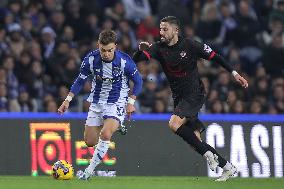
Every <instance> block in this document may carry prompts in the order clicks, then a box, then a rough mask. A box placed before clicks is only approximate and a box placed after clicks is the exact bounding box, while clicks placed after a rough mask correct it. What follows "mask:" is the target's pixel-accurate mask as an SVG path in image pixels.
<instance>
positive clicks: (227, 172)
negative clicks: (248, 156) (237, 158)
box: [215, 162, 238, 182]
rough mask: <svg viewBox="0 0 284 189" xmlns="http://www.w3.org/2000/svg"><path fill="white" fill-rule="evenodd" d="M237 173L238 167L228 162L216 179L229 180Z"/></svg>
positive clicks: (220, 180) (218, 180)
mask: <svg viewBox="0 0 284 189" xmlns="http://www.w3.org/2000/svg"><path fill="white" fill-rule="evenodd" d="M237 173H238V169H237V168H236V167H235V166H234V165H233V164H231V163H229V162H227V164H226V165H225V167H224V168H223V172H222V175H221V176H220V177H219V178H218V179H216V180H215V181H217V182H224V181H227V180H228V179H229V178H231V177H233V176H234V175H235V174H237Z"/></svg>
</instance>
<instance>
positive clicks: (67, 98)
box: [58, 92, 75, 115]
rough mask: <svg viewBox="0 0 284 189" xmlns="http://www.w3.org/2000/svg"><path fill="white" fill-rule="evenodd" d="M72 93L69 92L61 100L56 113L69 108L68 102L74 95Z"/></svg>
mask: <svg viewBox="0 0 284 189" xmlns="http://www.w3.org/2000/svg"><path fill="white" fill-rule="evenodd" d="M74 96H75V95H74V93H72V92H69V94H68V96H67V97H66V98H65V100H64V101H63V102H62V104H61V106H60V107H59V108H58V113H60V114H61V115H62V114H63V113H64V112H66V110H67V109H68V108H69V104H70V102H71V100H72V99H73V97H74Z"/></svg>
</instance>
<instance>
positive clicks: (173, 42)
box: [168, 36, 178, 46]
mask: <svg viewBox="0 0 284 189" xmlns="http://www.w3.org/2000/svg"><path fill="white" fill-rule="evenodd" d="M177 42H178V36H175V37H174V38H173V39H172V40H171V42H170V43H169V44H168V46H173V45H175V44H177Z"/></svg>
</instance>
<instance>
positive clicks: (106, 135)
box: [78, 104, 125, 180]
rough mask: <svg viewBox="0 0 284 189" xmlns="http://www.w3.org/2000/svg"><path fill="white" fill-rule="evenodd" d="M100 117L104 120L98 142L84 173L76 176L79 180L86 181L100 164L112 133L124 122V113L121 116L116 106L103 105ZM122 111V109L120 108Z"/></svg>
mask: <svg viewBox="0 0 284 189" xmlns="http://www.w3.org/2000/svg"><path fill="white" fill-rule="evenodd" d="M102 108H103V110H102V117H103V118H104V121H103V127H102V129H101V132H100V136H99V141H98V144H97V145H96V148H95V151H94V153H93V157H92V159H91V161H90V165H89V166H88V167H87V168H86V169H85V172H84V173H82V174H81V175H78V177H79V179H82V180H87V179H88V178H90V176H91V175H92V173H93V171H94V170H95V168H96V166H97V165H98V164H100V163H101V161H102V159H103V157H104V156H105V154H106V153H107V151H108V148H109V144H110V139H111V137H112V135H113V133H114V132H116V131H117V129H118V127H119V125H120V124H121V123H122V121H123V120H124V116H125V114H124V111H122V114H120V112H119V111H118V109H121V107H118V105H117V104H104V106H103V107H102ZM122 109H124V107H122Z"/></svg>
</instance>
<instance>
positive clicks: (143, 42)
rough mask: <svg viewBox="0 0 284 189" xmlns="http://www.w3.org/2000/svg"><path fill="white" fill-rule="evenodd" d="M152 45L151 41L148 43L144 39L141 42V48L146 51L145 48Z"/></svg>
mask: <svg viewBox="0 0 284 189" xmlns="http://www.w3.org/2000/svg"><path fill="white" fill-rule="evenodd" d="M150 46H151V44H150V43H148V42H146V41H142V42H141V43H139V50H140V51H145V50H147V49H149V47H150Z"/></svg>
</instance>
